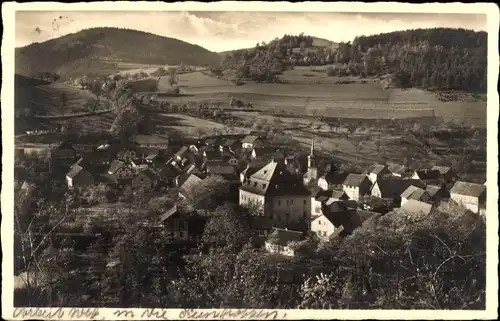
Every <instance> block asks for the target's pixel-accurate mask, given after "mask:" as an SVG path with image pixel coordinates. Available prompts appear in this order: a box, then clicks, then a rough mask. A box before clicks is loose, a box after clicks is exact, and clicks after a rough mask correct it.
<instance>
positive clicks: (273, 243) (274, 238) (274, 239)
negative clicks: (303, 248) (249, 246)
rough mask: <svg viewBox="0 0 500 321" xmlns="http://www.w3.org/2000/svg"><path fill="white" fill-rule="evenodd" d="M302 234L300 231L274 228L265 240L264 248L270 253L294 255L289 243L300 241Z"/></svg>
mask: <svg viewBox="0 0 500 321" xmlns="http://www.w3.org/2000/svg"><path fill="white" fill-rule="evenodd" d="M303 235H304V234H303V233H302V232H300V231H292V230H287V229H281V228H274V229H273V232H272V233H271V234H269V236H268V238H267V239H266V241H265V248H266V250H267V251H269V252H270V253H276V254H281V255H286V256H294V255H295V250H294V249H293V247H291V246H290V245H291V244H292V243H294V242H300V241H301V240H302V239H303Z"/></svg>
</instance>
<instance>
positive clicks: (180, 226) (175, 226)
mask: <svg viewBox="0 0 500 321" xmlns="http://www.w3.org/2000/svg"><path fill="white" fill-rule="evenodd" d="M159 222H160V224H162V225H163V226H164V227H165V228H166V229H167V231H168V232H169V233H167V240H166V241H167V242H172V243H177V242H187V241H189V220H188V219H187V217H185V216H184V215H183V213H181V212H180V211H179V209H178V208H177V205H174V206H172V207H171V208H169V209H168V210H167V211H165V212H164V213H163V214H162V215H161V216H160V217H159Z"/></svg>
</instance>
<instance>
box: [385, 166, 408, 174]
mask: <svg viewBox="0 0 500 321" xmlns="http://www.w3.org/2000/svg"><path fill="white" fill-rule="evenodd" d="M387 168H388V169H389V171H391V173H393V174H399V175H401V174H403V173H404V172H405V171H407V170H408V168H407V167H406V166H404V165H401V164H389V165H387Z"/></svg>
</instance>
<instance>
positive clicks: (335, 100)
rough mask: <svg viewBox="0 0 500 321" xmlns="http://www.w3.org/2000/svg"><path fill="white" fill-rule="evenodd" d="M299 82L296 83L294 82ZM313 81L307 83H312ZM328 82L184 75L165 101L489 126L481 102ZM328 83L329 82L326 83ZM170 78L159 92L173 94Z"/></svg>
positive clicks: (290, 76)
mask: <svg viewBox="0 0 500 321" xmlns="http://www.w3.org/2000/svg"><path fill="white" fill-rule="evenodd" d="M305 73H308V74H313V75H314V79H315V80H314V81H312V82H311V81H309V82H300V80H297V77H299V75H302V74H305ZM294 77H295V78H294ZM306 78H307V77H306ZM347 78H349V77H328V76H326V75H325V73H324V71H323V68H320V67H313V68H312V67H296V68H295V69H292V70H287V71H285V73H284V75H283V79H284V80H285V81H287V82H288V83H255V82H245V83H244V84H243V85H241V86H234V85H231V84H230V83H229V82H227V81H225V80H222V79H218V78H215V77H211V76H208V75H206V74H204V73H202V72H192V73H187V74H182V75H179V82H178V86H179V89H180V94H181V95H180V96H179V97H169V98H160V99H162V100H164V99H165V100H168V101H171V102H175V103H180V104H184V103H196V102H206V103H216V104H220V105H222V106H224V105H226V104H228V103H229V101H230V99H231V98H235V99H238V100H241V101H242V102H243V103H244V104H251V105H252V106H253V108H254V109H256V110H260V111H267V112H270V113H281V114H295V115H307V116H318V117H319V116H325V117H341V118H361V119H378V118H383V119H390V118H397V119H402V118H415V117H430V116H432V117H434V116H435V117H440V118H442V119H443V120H444V121H457V122H462V121H463V122H465V123H467V124H470V125H474V126H477V127H485V126H486V102H485V101H482V100H478V99H468V100H465V101H460V100H459V101H449V102H443V101H440V100H438V99H437V98H436V96H435V95H434V94H433V93H429V92H425V91H423V90H419V89H408V90H406V89H405V90H403V89H397V88H393V89H387V90H386V89H384V88H383V86H382V85H381V84H380V83H378V82H377V80H373V79H359V78H356V79H353V80H352V81H355V82H354V83H349V84H342V83H340V84H337V83H336V82H337V81H339V80H344V81H345V80H349V79H347ZM321 79H323V80H321ZM169 87H170V86H169V84H168V81H167V77H163V78H162V79H160V82H159V90H160V91H162V90H166V89H167V88H169Z"/></svg>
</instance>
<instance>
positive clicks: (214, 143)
mask: <svg viewBox="0 0 500 321" xmlns="http://www.w3.org/2000/svg"><path fill="white" fill-rule="evenodd" d="M219 141H220V138H218V137H210V138H207V139H206V140H205V145H206V146H208V147H212V148H218V146H219Z"/></svg>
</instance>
